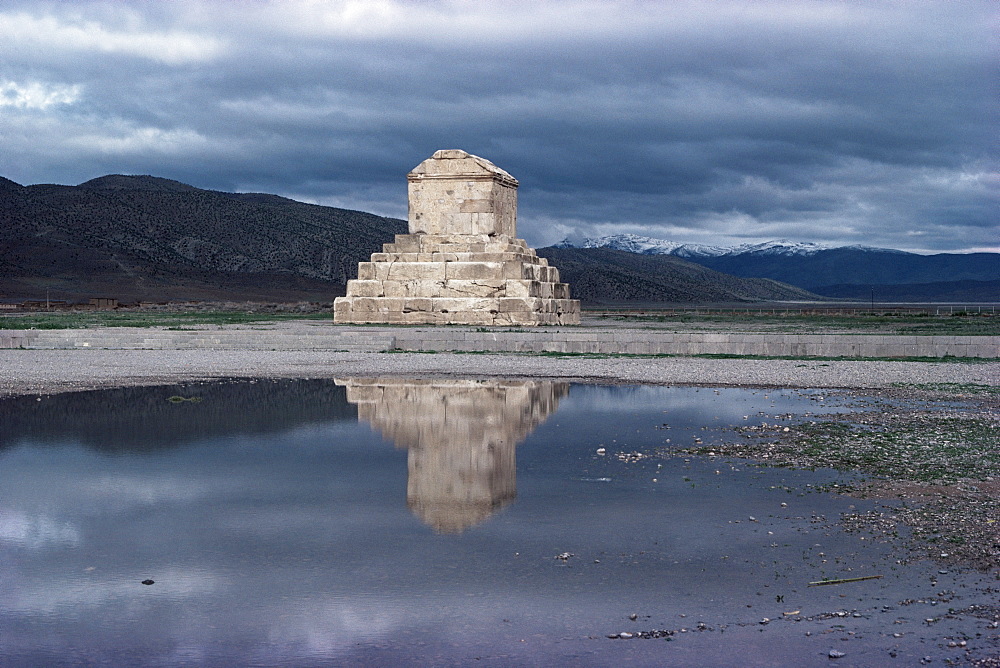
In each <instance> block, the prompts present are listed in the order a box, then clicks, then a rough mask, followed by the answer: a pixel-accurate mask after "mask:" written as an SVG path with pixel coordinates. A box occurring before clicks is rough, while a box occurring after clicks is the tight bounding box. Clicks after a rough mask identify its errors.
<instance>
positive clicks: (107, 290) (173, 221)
mask: <svg viewBox="0 0 1000 668" xmlns="http://www.w3.org/2000/svg"><path fill="white" fill-rule="evenodd" d="M0 178H2V177H0ZM406 227H407V226H406V222H405V221H402V220H397V219H394V218H385V217H382V216H376V215H374V214H370V213H364V212H361V211H349V210H346V209H337V208H334V207H327V206H317V205H313V204H304V203H302V202H297V201H295V200H291V199H287V198H285V197H280V196H278V195H271V194H267V193H226V192H216V191H212V190H203V189H201V188H196V187H194V186H190V185H187V184H185V183H181V182H179V181H173V180H170V179H164V178H159V177H155V176H149V175H138V176H129V175H124V174H110V175H107V176H102V177H99V178H95V179H91V180H89V181H86V182H84V183H82V184H80V185H79V186H63V185H52V184H41V185H32V186H21V185H19V184H17V183H14V182H13V181H10V180H9V179H2V180H0V229H3V230H4V235H3V236H2V237H0V254H2V257H3V258H4V262H3V263H0V299H3V300H6V301H18V300H26V299H41V298H45V297H46V296H49V297H51V298H52V299H67V300H81V299H86V298H89V297H97V296H100V297H113V298H117V299H119V300H120V301H123V302H134V301H140V300H142V301H181V300H213V301H218V300H240V301H283V302H287V301H320V302H330V301H332V300H333V298H334V297H336V296H339V295H342V294H344V288H345V284H346V282H347V281H348V280H349V279H352V278H356V277H357V270H358V262H361V261H366V260H368V259H369V258H370V256H371V254H372V253H373V252H377V251H379V250H381V247H382V244H383V243H386V242H389V241H392V240H393V236H394V235H395V234H401V233H404V232H405V231H406ZM547 252H548V256H549V257H552V258H553V259H554V261H555V262H556V264H557V266H558V267H559V269H560V271H561V272H562V274H563V276H564V278H568V279H569V280H570V282H571V284H572V285H571V290H572V291H573V295H574V297H581V298H583V299H584V300H585V301H588V302H590V303H595V304H610V303H615V302H617V301H622V302H623V303H636V302H637V301H643V302H645V303H653V302H664V301H670V302H685V301H687V302H691V301H697V302H706V301H711V302H718V301H759V300H770V299H802V298H807V299H808V298H814V296H813V295H809V294H808V293H806V292H805V291H803V290H799V289H796V288H792V287H791V286H787V285H780V284H778V283H776V282H775V281H769V280H764V279H744V278H736V277H733V276H727V275H725V274H722V273H719V272H716V271H711V270H708V269H705V268H704V267H700V266H698V265H695V264H691V263H690V262H685V261H684V260H682V259H680V258H677V257H669V256H637V255H635V254H631V253H624V252H616V251H610V250H605V249H589V250H588V249H584V250H580V249H549V250H548V251H547ZM543 254H544V253H543ZM638 258H641V259H638Z"/></svg>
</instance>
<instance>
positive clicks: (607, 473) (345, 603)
mask: <svg viewBox="0 0 1000 668" xmlns="http://www.w3.org/2000/svg"><path fill="white" fill-rule="evenodd" d="M847 410H852V403H851V401H848V400H843V399H836V398H833V397H825V396H823V393H821V392H807V391H774V390H772V391H764V390H742V389H719V390H713V389H706V388H667V387H612V386H585V385H573V386H570V385H568V384H566V383H559V382H550V381H490V382H485V381H475V380H412V379H411V380H394V379H386V378H379V379H358V378H354V379H343V380H339V381H336V382H333V381H318V380H313V381H260V382H252V381H239V382H229V383H212V384H201V385H188V386H172V387H158V388H137V389H121V390H109V391H101V392H86V393H75V394H64V395H56V396H51V397H48V396H43V397H22V398H16V399H7V400H3V401H0V420H2V423H3V425H4V429H3V431H2V433H0V568H2V575H0V664H2V665H5V666H8V665H14V666H19V665H26V666H27V665H58V664H80V663H86V664H107V665H136V664H141V665H182V664H189V665H302V666H316V665H345V664H347V665H393V664H400V663H403V664H407V663H409V664H423V665H429V664H434V665H468V664H470V663H476V664H489V665H616V664H621V663H622V662H624V661H630V662H632V663H635V664H646V665H720V666H723V665H737V664H738V665H827V664H828V663H829V662H830V659H829V652H830V651H831V650H834V651H842V652H844V654H845V656H844V657H843V658H840V659H838V664H837V665H885V664H886V663H893V662H895V661H898V662H899V664H898V665H914V662H915V661H919V660H920V658H922V657H925V656H928V655H930V656H932V658H933V659H934V660H935V661H940V660H942V659H944V658H948V657H955V658H958V657H960V656H961V655H960V654H957V653H956V652H957V651H958V650H955V649H947V647H946V644H945V641H946V640H947V638H950V637H958V636H959V634H964V635H965V636H967V637H970V638H971V637H972V634H973V633H975V632H976V631H978V630H979V629H980V627H981V626H982V624H980V623H979V620H978V619H974V618H973V617H970V616H968V615H966V616H955V617H954V618H953V619H950V618H941V619H935V620H934V621H933V622H927V621H926V620H927V619H929V618H936V617H941V615H940V614H938V613H940V612H942V611H943V609H944V608H947V607H954V608H961V607H964V606H967V605H969V603H970V601H973V600H974V599H975V600H978V599H976V598H975V597H977V596H981V595H982V592H983V591H984V590H983V589H982V582H981V581H980V580H979V579H978V578H977V576H975V575H974V574H959V573H940V572H938V568H937V567H936V566H934V565H933V564H929V563H923V564H916V565H909V566H903V565H900V564H898V563H897V560H898V559H899V556H898V555H895V554H893V551H892V550H893V549H895V548H894V546H892V545H885V544H880V543H875V542H873V541H872V540H871V539H870V537H866V536H864V535H857V534H846V533H844V532H843V531H841V530H840V529H839V528H838V527H837V526H836V525H835V522H836V520H837V519H838V517H839V515H840V513H842V512H845V511H848V510H849V509H855V510H867V509H869V508H870V507H871V506H870V505H866V502H860V501H857V500H853V499H849V498H845V497H840V496H837V495H835V494H830V493H827V492H825V491H817V488H822V487H823V486H825V485H829V484H831V483H833V482H835V481H838V480H842V479H844V475H842V474H838V473H836V472H833V471H816V472H810V471H790V470H781V469H769V468H758V467H754V466H751V465H748V463H746V462H740V461H734V460H722V459H717V458H698V457H687V458H685V457H670V456H656V455H654V453H655V452H656V451H657V450H658V449H661V448H663V447H672V446H685V445H689V444H692V443H694V442H696V439H697V440H701V441H702V442H703V443H711V442H713V439H716V440H717V439H724V438H735V437H736V436H735V435H734V434H733V433H732V432H731V431H730V430H727V429H724V428H725V427H728V426H731V425H739V424H747V423H748V422H749V423H760V422H761V421H767V422H770V423H772V424H773V423H775V422H780V421H789V420H794V419H802V417H803V416H806V415H807V414H815V413H823V412H831V411H847ZM601 449H603V450H601ZM866 575H882V576H883V577H882V578H881V579H878V580H868V581H863V582H857V583H852V584H844V585H837V586H821V587H809V586H808V583H809V582H811V581H817V580H821V579H823V578H841V577H859V576H866ZM144 580H146V581H148V580H152V581H153V584H150V585H144V584H142V582H143V581H144ZM942 592H944V593H942ZM948 592H951V593H950V594H949V593H948ZM908 600H912V601H916V602H914V603H908V602H906V603H905V604H903V605H901V604H900V603H901V602H905V601H908ZM622 632H625V633H632V634H637V635H639V636H642V635H644V634H645V635H660V636H665V637H659V638H657V639H647V638H643V637H633V638H630V639H624V638H622V637H620V634H621V633H622ZM897 633H898V634H900V635H899V636H898V637H897V636H896V635H894V634H897ZM611 635H615V636H619V637H618V638H615V639H611V638H609V637H608V636H611ZM890 653H892V654H894V655H895V656H894V657H892V654H890ZM890 657H892V658H890Z"/></svg>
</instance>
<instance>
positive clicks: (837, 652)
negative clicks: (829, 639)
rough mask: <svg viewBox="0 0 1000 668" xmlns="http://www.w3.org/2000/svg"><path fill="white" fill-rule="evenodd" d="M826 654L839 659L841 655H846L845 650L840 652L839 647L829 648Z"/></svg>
mask: <svg viewBox="0 0 1000 668" xmlns="http://www.w3.org/2000/svg"><path fill="white" fill-rule="evenodd" d="M827 656H829V657H830V658H831V659H839V658H841V657H843V656H847V654H846V653H845V652H841V651H840V650H839V649H831V650H830V651H829V653H827Z"/></svg>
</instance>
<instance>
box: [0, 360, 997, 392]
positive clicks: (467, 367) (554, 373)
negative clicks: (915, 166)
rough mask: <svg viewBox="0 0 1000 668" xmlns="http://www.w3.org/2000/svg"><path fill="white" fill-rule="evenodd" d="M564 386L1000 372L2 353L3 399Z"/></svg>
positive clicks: (876, 381)
mask: <svg viewBox="0 0 1000 668" xmlns="http://www.w3.org/2000/svg"><path fill="white" fill-rule="evenodd" d="M373 375H374V376H377V375H392V376H411V377H412V376H475V377H492V378H499V377H507V378H525V377H536V378H560V379H568V380H577V381H582V382H611V383H653V384H664V385H702V386H710V385H728V386H747V387H816V388H820V387H831V388H845V389H879V388H890V387H894V386H896V385H898V384H924V383H940V382H949V383H973V384H981V385H993V386H997V385H1000V363H997V362H990V363H984V364H963V363H944V362H942V363H924V362H894V361H878V362H872V361H864V362H861V361H858V362H855V361H823V362H819V361H802V360H740V359H704V358H693V357H667V358H641V357H617V358H616V357H610V358H596V359H595V358H586V357H549V356H541V355H516V354H451V353H434V354H421V353H336V352H325V351H219V350H0V396H3V395H16V394H39V393H43V394H50V393H56V392H66V391H75V390H87V389H96V388H107V387H123V386H138V385H157V384H163V383H174V382H183V381H194V380H209V379H214V378H234V377H242V378H246V377H257V378H333V377H338V376H373Z"/></svg>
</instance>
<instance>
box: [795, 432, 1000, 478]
mask: <svg viewBox="0 0 1000 668" xmlns="http://www.w3.org/2000/svg"><path fill="white" fill-rule="evenodd" d="M996 429H997V425H996V424H995V423H994V422H992V421H990V420H987V419H983V418H978V417H971V416H967V415H946V416H935V415H928V416H924V417H923V419H921V420H919V421H913V422H911V423H906V424H902V425H896V426H889V425H887V426H885V427H881V428H876V429H871V428H869V427H868V426H867V425H849V424H844V423H837V422H820V423H817V424H813V425H802V426H800V427H798V428H797V429H796V431H797V432H798V438H795V439H790V440H789V442H788V443H789V445H791V444H792V443H794V447H795V448H796V449H797V450H798V453H797V454H798V456H800V457H806V458H808V459H809V460H810V461H811V462H812V464H813V465H814V466H830V467H833V468H840V469H849V470H852V471H861V472H864V473H869V474H872V475H876V476H878V477H880V478H886V479H891V480H907V481H917V482H926V483H936V484H949V483H955V482H958V481H961V480H967V479H980V480H981V479H982V478H983V477H984V476H1000V449H998V448H997V447H996ZM778 449H779V451H780V450H782V449H783V448H782V447H780V446H779V448H778Z"/></svg>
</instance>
